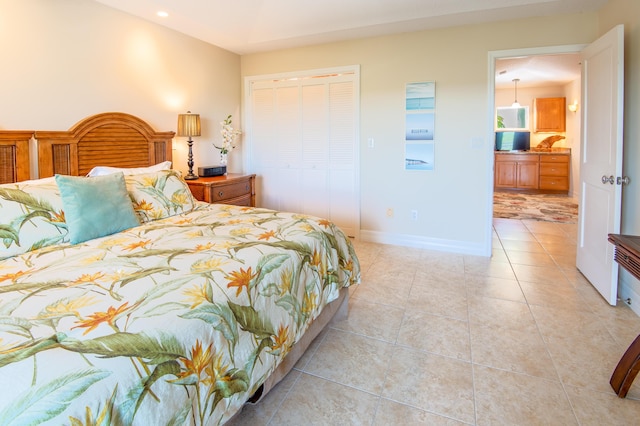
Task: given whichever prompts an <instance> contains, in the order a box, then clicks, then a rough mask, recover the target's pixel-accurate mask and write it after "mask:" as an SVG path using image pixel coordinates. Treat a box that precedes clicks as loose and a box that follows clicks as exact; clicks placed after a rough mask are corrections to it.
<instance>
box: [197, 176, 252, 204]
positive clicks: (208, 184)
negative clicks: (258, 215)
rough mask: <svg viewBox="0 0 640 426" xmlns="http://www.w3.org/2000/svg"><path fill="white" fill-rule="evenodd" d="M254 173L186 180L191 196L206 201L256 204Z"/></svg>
mask: <svg viewBox="0 0 640 426" xmlns="http://www.w3.org/2000/svg"><path fill="white" fill-rule="evenodd" d="M255 179H256V175H242V174H232V173H230V174H227V175H224V176H213V177H201V178H198V179H194V180H188V181H186V182H187V184H188V185H189V189H190V190H191V193H192V194H193V196H194V197H195V198H196V199H197V200H199V201H206V202H207V203H219V204H234V205H237V206H251V207H255V205H256V191H255Z"/></svg>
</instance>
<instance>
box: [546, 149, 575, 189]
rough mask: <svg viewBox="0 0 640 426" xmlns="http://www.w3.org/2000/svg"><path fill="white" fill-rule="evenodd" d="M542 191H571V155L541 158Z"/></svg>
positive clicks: (551, 155) (550, 155)
mask: <svg viewBox="0 0 640 426" xmlns="http://www.w3.org/2000/svg"><path fill="white" fill-rule="evenodd" d="M540 189H544V190H550V191H569V155H568V154H560V155H553V154H549V155H541V156H540Z"/></svg>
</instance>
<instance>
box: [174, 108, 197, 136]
mask: <svg viewBox="0 0 640 426" xmlns="http://www.w3.org/2000/svg"><path fill="white" fill-rule="evenodd" d="M177 136H200V114H191V111H187V113H186V114H178V134H177Z"/></svg>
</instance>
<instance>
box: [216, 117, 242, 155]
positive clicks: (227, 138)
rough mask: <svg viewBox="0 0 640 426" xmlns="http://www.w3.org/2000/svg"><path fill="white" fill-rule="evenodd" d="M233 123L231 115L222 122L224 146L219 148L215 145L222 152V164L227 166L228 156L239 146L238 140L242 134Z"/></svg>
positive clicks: (221, 131)
mask: <svg viewBox="0 0 640 426" xmlns="http://www.w3.org/2000/svg"><path fill="white" fill-rule="evenodd" d="M231 121H232V120H231V114H229V115H228V116H227V118H226V119H225V120H224V121H222V122H220V125H221V126H222V130H220V133H221V134H222V146H218V145H216V144H215V143H214V144H213V146H214V147H216V148H218V149H219V150H220V164H227V155H228V154H229V152H231V151H232V150H233V149H234V148H235V147H236V146H238V145H237V143H236V139H237V138H238V136H240V135H241V134H242V132H241V131H240V130H236V129H234V128H233V126H232V125H231Z"/></svg>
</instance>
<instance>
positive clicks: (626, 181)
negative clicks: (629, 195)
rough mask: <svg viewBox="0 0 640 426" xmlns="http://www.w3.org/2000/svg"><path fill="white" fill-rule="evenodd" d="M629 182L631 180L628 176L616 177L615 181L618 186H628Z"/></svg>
mask: <svg viewBox="0 0 640 426" xmlns="http://www.w3.org/2000/svg"><path fill="white" fill-rule="evenodd" d="M629 182H631V180H630V179H629V176H622V177H620V176H618V178H617V179H616V183H617V184H618V185H629Z"/></svg>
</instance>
